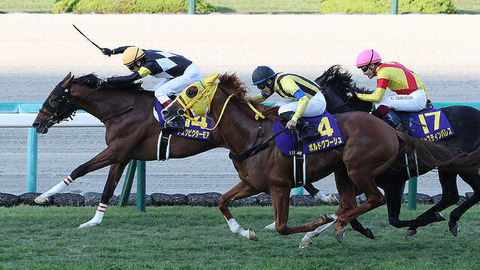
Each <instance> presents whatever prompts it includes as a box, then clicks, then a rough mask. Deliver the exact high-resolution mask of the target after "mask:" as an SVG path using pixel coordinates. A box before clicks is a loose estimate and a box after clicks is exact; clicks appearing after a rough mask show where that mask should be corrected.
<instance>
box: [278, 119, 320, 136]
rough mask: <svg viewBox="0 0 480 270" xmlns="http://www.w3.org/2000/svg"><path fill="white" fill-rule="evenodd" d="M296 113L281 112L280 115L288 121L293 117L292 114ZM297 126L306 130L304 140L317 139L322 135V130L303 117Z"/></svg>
mask: <svg viewBox="0 0 480 270" xmlns="http://www.w3.org/2000/svg"><path fill="white" fill-rule="evenodd" d="M294 114H295V112H284V113H281V114H280V116H281V117H282V118H283V119H285V120H286V121H290V119H292V116H293V115H294ZM296 127H297V128H302V127H303V131H305V136H303V137H302V140H303V141H305V142H309V141H313V140H317V139H319V138H320V137H321V135H320V132H318V130H317V129H316V128H315V127H314V126H313V125H312V124H310V123H309V122H308V121H305V119H303V117H300V118H299V119H298V121H297V125H296Z"/></svg>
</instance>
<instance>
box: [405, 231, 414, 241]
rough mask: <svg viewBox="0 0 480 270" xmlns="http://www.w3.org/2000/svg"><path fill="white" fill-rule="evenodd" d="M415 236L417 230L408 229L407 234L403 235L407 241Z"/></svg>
mask: <svg viewBox="0 0 480 270" xmlns="http://www.w3.org/2000/svg"><path fill="white" fill-rule="evenodd" d="M415 234H417V229H408V230H407V233H406V234H405V238H407V239H408V238H410V237H412V236H414V235H415Z"/></svg>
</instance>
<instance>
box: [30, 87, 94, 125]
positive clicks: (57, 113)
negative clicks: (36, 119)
mask: <svg viewBox="0 0 480 270" xmlns="http://www.w3.org/2000/svg"><path fill="white" fill-rule="evenodd" d="M70 86H71V84H69V85H68V86H67V87H63V86H61V84H58V85H57V86H55V89H54V90H53V91H52V93H53V92H55V90H57V89H58V88H61V90H62V95H61V96H59V97H58V98H59V105H58V106H56V108H53V107H51V106H50V105H49V106H50V107H51V108H52V109H53V110H54V111H53V112H49V111H48V110H43V107H44V106H43V107H42V108H40V110H39V112H40V113H41V114H43V115H45V116H46V117H47V118H46V121H47V127H51V126H53V125H54V124H58V123H60V122H62V121H64V120H66V119H67V118H70V119H73V116H75V112H76V111H77V109H76V106H77V105H78V104H80V103H81V102H82V101H84V100H85V99H86V98H87V97H89V96H90V95H92V94H93V93H95V92H96V91H97V90H99V89H100V88H102V86H99V87H97V88H95V89H92V90H91V91H90V92H88V93H87V94H86V95H85V96H84V97H82V98H81V99H80V100H79V101H78V102H77V103H75V104H73V103H72V93H71V89H70ZM62 109H63V110H62ZM66 121H68V120H66Z"/></svg>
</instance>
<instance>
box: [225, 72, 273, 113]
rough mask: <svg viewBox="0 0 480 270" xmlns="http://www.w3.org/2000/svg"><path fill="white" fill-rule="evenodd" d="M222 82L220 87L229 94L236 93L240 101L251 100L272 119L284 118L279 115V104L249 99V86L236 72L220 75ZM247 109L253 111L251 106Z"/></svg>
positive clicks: (251, 102)
mask: <svg viewBox="0 0 480 270" xmlns="http://www.w3.org/2000/svg"><path fill="white" fill-rule="evenodd" d="M219 80H220V83H219V84H218V87H220V88H221V89H223V91H224V92H225V93H226V94H227V95H232V94H233V95H234V96H235V97H236V98H237V99H238V100H239V101H240V103H245V104H247V102H250V104H252V105H253V106H254V107H255V108H256V109H257V110H259V111H260V112H261V113H262V114H263V115H264V116H265V117H266V118H268V119H270V120H272V121H279V120H281V119H282V118H281V117H280V116H279V115H278V108H279V107H278V106H266V105H264V104H260V103H259V102H257V101H253V100H249V99H248V98H247V97H246V96H247V92H248V88H247V87H246V86H245V84H244V83H243V82H242V81H241V80H240V79H239V78H238V77H237V75H236V74H235V73H233V74H229V73H225V74H222V75H220V77H219ZM245 108H246V110H248V111H250V113H252V112H253V111H252V110H251V109H250V108H249V107H245Z"/></svg>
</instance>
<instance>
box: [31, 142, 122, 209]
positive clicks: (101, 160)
mask: <svg viewBox="0 0 480 270" xmlns="http://www.w3.org/2000/svg"><path fill="white" fill-rule="evenodd" d="M110 153H111V151H110V150H109V148H106V149H104V150H103V151H102V152H100V153H99V154H98V155H96V156H95V157H94V158H92V159H91V160H89V161H87V162H85V163H84V164H82V165H80V166H78V167H77V168H76V169H75V170H73V172H72V173H71V174H70V175H69V176H68V177H66V178H65V179H64V180H62V181H61V182H60V183H58V184H57V185H55V186H54V187H52V188H51V189H49V190H48V191H47V192H45V193H42V194H41V195H40V196H38V197H37V198H35V202H36V203H38V204H46V203H48V202H49V200H50V197H51V196H53V195H55V194H58V193H60V192H62V191H63V190H64V189H65V188H66V187H68V186H69V185H70V184H71V183H72V182H73V181H75V180H76V179H77V178H79V177H82V176H84V175H85V174H87V173H89V172H92V171H95V170H98V169H100V168H103V167H105V166H108V165H110V164H112V163H113V158H114V157H113V156H112V155H111V154H110Z"/></svg>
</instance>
